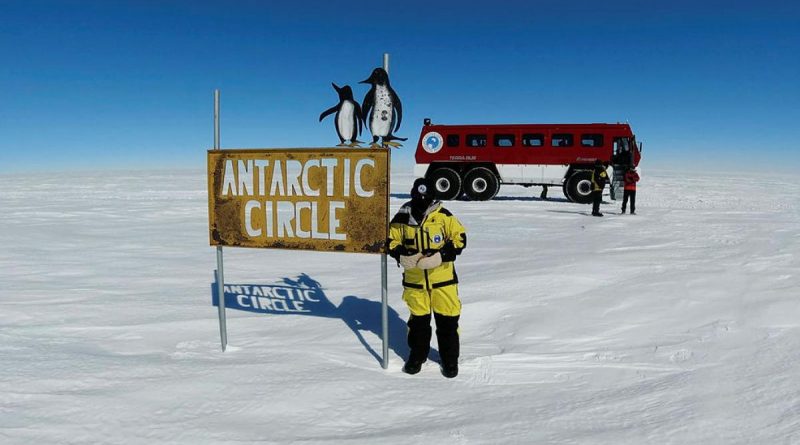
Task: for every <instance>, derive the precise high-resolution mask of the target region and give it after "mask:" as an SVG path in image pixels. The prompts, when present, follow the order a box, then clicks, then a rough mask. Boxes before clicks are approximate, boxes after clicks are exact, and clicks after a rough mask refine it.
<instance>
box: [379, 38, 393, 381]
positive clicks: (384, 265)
mask: <svg viewBox="0 0 800 445" xmlns="http://www.w3.org/2000/svg"><path fill="white" fill-rule="evenodd" d="M383 69H384V70H386V72H387V73H388V72H389V53H383ZM385 150H388V153H387V155H388V160H389V165H388V168H387V169H386V175H387V178H386V186H387V188H389V193H388V194H387V196H386V201H387V203H386V204H387V205H386V208H387V209H388V208H389V203H388V201H389V197H390V195H391V187H389V185H390V184H391V181H390V179H391V176H392V149H391V148H385ZM387 213H388V212H387ZM387 224H388V221H387ZM387 276H388V262H387V258H386V252H385V251H384V252H383V253H381V328H382V329H381V330H382V336H383V362H382V363H381V366H382V367H383V369H387V368H388V367H389V285H388V277H387Z"/></svg>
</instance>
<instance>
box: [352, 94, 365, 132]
mask: <svg viewBox="0 0 800 445" xmlns="http://www.w3.org/2000/svg"><path fill="white" fill-rule="evenodd" d="M354 105H355V109H356V120H357V121H358V133H356V135H359V136H360V135H361V131H362V127H363V126H364V116H362V115H361V105H359V104H358V102H355V101H354Z"/></svg>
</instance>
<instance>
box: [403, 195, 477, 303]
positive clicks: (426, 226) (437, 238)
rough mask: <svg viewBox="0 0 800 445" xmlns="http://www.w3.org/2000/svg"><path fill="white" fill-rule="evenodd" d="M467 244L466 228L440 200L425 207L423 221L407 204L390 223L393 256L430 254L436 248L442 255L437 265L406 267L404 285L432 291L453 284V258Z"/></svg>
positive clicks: (454, 275)
mask: <svg viewBox="0 0 800 445" xmlns="http://www.w3.org/2000/svg"><path fill="white" fill-rule="evenodd" d="M466 245H467V234H466V229H464V226H462V225H461V223H460V222H459V221H458V219H457V218H456V217H455V216H453V214H452V213H450V212H449V211H448V210H447V209H445V208H444V207H442V205H441V203H440V202H434V203H433V204H431V206H430V207H428V210H427V211H426V212H425V214H424V215H423V216H422V221H416V219H415V218H414V216H413V215H412V212H411V205H410V203H406V204H404V205H403V206H402V207H400V210H399V211H398V212H397V214H396V215H395V216H394V218H392V221H391V223H390V225H389V242H388V250H389V252H388V253H389V255H391V256H392V257H393V258H394V259H396V260H398V259H399V258H400V255H413V254H415V253H418V252H422V253H423V254H430V253H434V252H436V251H438V252H439V253H440V254H441V255H442V264H441V265H440V266H438V267H435V268H433V269H428V270H422V269H418V268H413V269H408V270H406V271H405V272H404V273H403V287H405V288H410V289H425V290H431V289H442V288H444V287H446V286H451V285H453V286H455V285H456V284H457V283H458V276H457V275H456V270H455V266H454V265H453V261H455V259H456V256H457V255H459V254H461V251H462V250H463V249H464V247H466ZM442 290H444V289H442Z"/></svg>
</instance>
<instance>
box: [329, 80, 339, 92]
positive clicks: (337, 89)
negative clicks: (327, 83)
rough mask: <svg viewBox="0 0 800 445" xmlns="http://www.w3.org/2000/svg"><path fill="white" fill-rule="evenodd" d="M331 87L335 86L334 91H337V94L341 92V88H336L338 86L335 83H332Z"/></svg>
mask: <svg viewBox="0 0 800 445" xmlns="http://www.w3.org/2000/svg"><path fill="white" fill-rule="evenodd" d="M331 85H333V89H334V90H336V92H337V93H338V92H339V90H341V88H339V87H338V86H336V84H335V83H333V82H331Z"/></svg>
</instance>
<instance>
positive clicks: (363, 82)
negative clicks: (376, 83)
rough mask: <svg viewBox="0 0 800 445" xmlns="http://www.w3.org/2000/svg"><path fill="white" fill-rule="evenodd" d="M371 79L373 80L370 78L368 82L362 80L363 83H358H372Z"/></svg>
mask: <svg viewBox="0 0 800 445" xmlns="http://www.w3.org/2000/svg"><path fill="white" fill-rule="evenodd" d="M371 79H372V78H371V77H370V78H369V79H367V80H362V81H361V82H358V83H372V80H371Z"/></svg>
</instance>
